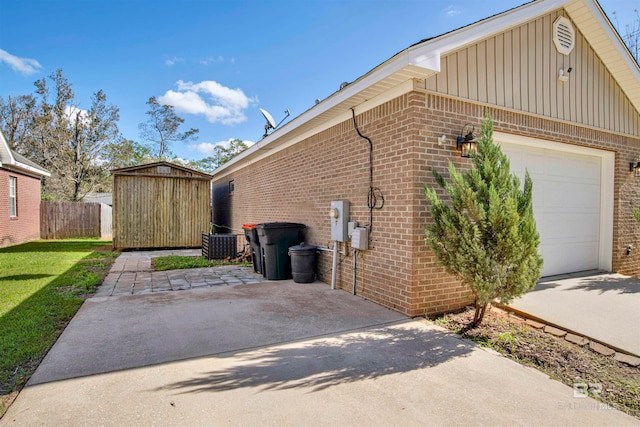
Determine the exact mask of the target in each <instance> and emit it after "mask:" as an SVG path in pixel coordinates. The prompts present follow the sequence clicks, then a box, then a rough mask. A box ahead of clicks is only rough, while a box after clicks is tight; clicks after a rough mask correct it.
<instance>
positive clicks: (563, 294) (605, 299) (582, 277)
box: [509, 271, 640, 357]
mask: <svg viewBox="0 0 640 427" xmlns="http://www.w3.org/2000/svg"><path fill="white" fill-rule="evenodd" d="M509 307H511V308H512V309H514V310H515V311H517V312H520V313H524V314H525V315H527V316H528V317H533V318H535V319H539V320H542V321H543V322H544V323H547V324H551V325H556V326H558V327H560V328H562V329H564V330H567V331H571V332H572V333H574V334H576V335H580V336H584V337H588V338H591V339H593V340H596V341H598V342H600V343H602V344H605V345H607V346H608V347H610V348H612V349H616V350H622V351H623V352H625V353H627V354H631V355H635V356H637V357H640V328H638V325H640V279H637V278H635V277H629V276H623V275H621V274H615V273H603V272H598V271H590V272H581V273H573V274H566V275H562V276H554V277H547V278H543V279H542V280H540V281H539V282H538V284H537V285H536V287H535V288H533V290H531V291H530V292H529V293H527V294H525V295H524V296H523V297H522V298H518V299H516V300H515V301H513V302H512V303H511V304H509Z"/></svg>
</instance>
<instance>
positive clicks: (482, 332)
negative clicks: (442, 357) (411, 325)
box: [431, 307, 640, 418]
mask: <svg viewBox="0 0 640 427" xmlns="http://www.w3.org/2000/svg"><path fill="white" fill-rule="evenodd" d="M473 314H474V309H473V308H471V307H469V308H467V310H465V311H463V312H459V313H451V314H445V315H442V316H438V317H436V318H433V319H431V320H433V321H435V323H436V324H438V325H440V326H443V327H445V328H447V329H449V330H451V331H453V332H455V333H457V334H459V335H461V336H462V337H464V338H468V339H470V340H472V341H475V342H476V343H478V344H480V345H482V346H484V347H489V348H492V349H494V350H496V351H498V352H499V353H501V354H503V355H504V356H506V357H509V358H510V359H513V360H515V361H517V362H519V363H521V364H523V365H527V366H533V367H535V368H536V369H538V370H539V371H542V372H544V373H545V374H547V375H549V377H551V378H553V379H555V380H557V381H560V382H562V383H564V384H566V385H568V386H569V387H574V389H576V387H577V390H579V391H583V390H584V388H583V386H576V384H587V387H586V388H587V389H589V395H590V396H591V397H593V398H595V399H596V400H599V401H600V402H602V403H603V404H607V405H609V406H611V407H614V408H616V409H618V410H620V411H622V412H625V413H627V414H629V415H632V416H634V417H636V418H640V367H633V366H629V365H627V364H625V363H622V362H619V361H617V360H615V359H614V358H613V356H604V355H602V354H600V353H597V352H595V351H592V350H590V349H589V348H588V346H584V347H582V346H579V345H576V344H572V343H570V342H568V341H565V340H564V339H562V338H558V337H556V336H554V335H551V334H548V333H545V332H543V331H542V330H540V329H535V328H533V327H531V326H529V325H527V324H526V323H525V322H524V321H523V320H522V319H519V318H517V317H514V316H510V315H509V314H508V313H507V312H505V311H503V310H501V309H498V308H495V307H492V308H491V309H488V310H487V313H486V314H485V317H484V320H483V322H482V324H480V325H479V326H476V327H473V328H470V327H469V325H470V324H471V321H472V320H473ZM589 385H591V386H589Z"/></svg>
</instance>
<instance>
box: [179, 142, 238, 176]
mask: <svg viewBox="0 0 640 427" xmlns="http://www.w3.org/2000/svg"><path fill="white" fill-rule="evenodd" d="M247 148H249V146H248V145H247V144H246V143H245V142H244V141H242V140H240V139H237V138H236V139H231V140H229V146H228V147H227V146H226V145H224V144H218V145H216V146H215V148H214V150H215V151H214V153H213V155H212V156H209V157H205V158H204V159H201V160H196V161H192V162H189V164H188V166H189V167H192V168H194V169H198V170H200V171H202V172H207V173H210V172H213V171H214V170H216V169H217V168H218V167H219V166H221V165H223V164H225V163H227V162H228V161H229V160H231V159H233V158H234V157H235V156H237V155H238V154H240V153H242V152H243V151H244V150H246V149H247Z"/></svg>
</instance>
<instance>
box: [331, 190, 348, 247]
mask: <svg viewBox="0 0 640 427" xmlns="http://www.w3.org/2000/svg"><path fill="white" fill-rule="evenodd" d="M329 216H330V217H331V240H336V241H338V242H346V241H347V240H349V233H348V224H349V201H348V200H335V201H333V202H331V209H330V210H329Z"/></svg>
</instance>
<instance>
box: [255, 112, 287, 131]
mask: <svg viewBox="0 0 640 427" xmlns="http://www.w3.org/2000/svg"><path fill="white" fill-rule="evenodd" d="M259 110H260V113H262V116H263V117H264V119H265V120H266V121H267V123H265V125H264V135H262V137H263V138H264V137H266V136H267V135H269V131H270V130H271V131H274V130H276V129H277V127H278V126H280V125H281V124H282V122H284V121H285V119H286V118H287V117H289V114H290V113H289V110H284V113H285V116H284V118H283V119H282V120H280V122H279V123H278V124H276V121H275V120H273V116H272V115H271V114H269V112H268V111H267V110H264V109H262V108H259Z"/></svg>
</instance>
